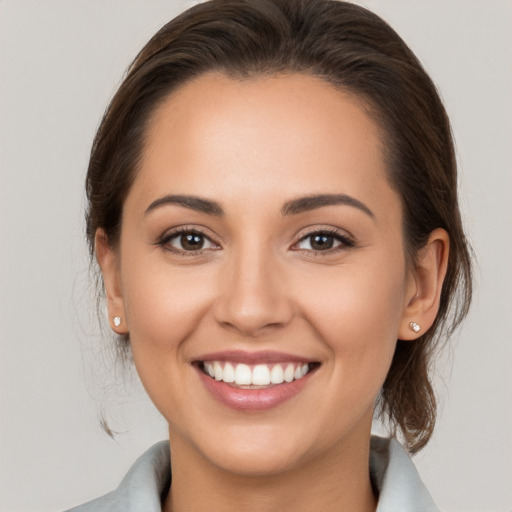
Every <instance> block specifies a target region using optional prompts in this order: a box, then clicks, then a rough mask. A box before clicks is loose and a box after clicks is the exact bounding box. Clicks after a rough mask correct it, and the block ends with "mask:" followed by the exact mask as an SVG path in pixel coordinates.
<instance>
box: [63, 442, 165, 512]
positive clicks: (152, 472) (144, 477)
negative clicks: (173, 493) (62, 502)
mask: <svg viewBox="0 0 512 512" xmlns="http://www.w3.org/2000/svg"><path fill="white" fill-rule="evenodd" d="M169 453H170V452H169V442H168V441H162V442H160V443H157V444H155V445H154V446H152V447H151V448H150V449H149V450H148V451H147V452H145V453H144V454H143V455H142V456H141V457H139V458H138V459H137V460H136V461H135V463H134V464H133V466H132V467H131V468H130V470H129V471H128V473H127V474H126V476H125V477H124V478H123V480H122V482H121V483H120V484H119V487H118V488H117V489H115V490H114V491H112V492H110V493H108V494H105V495H104V496H101V497H100V498H97V499H95V500H93V501H90V502H88V503H85V504H83V505H80V506H78V507H75V508H72V509H70V510H69V511H67V512H139V511H140V512H161V500H162V496H163V495H164V494H165V493H166V492H167V490H168V489H169V486H170V482H171V465H170V456H169Z"/></svg>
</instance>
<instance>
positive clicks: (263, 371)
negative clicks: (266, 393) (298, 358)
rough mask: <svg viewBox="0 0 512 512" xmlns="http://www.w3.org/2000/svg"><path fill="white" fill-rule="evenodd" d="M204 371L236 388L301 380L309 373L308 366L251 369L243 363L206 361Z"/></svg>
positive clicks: (294, 365)
mask: <svg viewBox="0 0 512 512" xmlns="http://www.w3.org/2000/svg"><path fill="white" fill-rule="evenodd" d="M204 371H205V373H207V374H208V375H209V376H210V377H211V378H212V379H215V380H217V381H223V382H227V383H234V384H236V385H237V386H251V385H252V386H269V385H270V384H282V383H283V382H293V381H294V380H297V379H301V378H302V377H304V376H305V375H306V374H307V373H308V372H309V365H308V364H302V365H298V364H297V363H285V364H282V363H281V364H271V365H268V364H257V365H255V366H252V367H251V366H249V365H247V364H243V363H239V364H235V363H228V362H226V363H224V362H222V361H207V362H205V363H204Z"/></svg>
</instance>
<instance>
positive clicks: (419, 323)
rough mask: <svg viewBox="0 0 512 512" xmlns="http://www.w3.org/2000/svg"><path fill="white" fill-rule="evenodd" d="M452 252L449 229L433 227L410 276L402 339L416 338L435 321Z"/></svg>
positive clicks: (400, 335) (401, 332)
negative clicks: (447, 230)
mask: <svg viewBox="0 0 512 512" xmlns="http://www.w3.org/2000/svg"><path fill="white" fill-rule="evenodd" d="M449 252H450V238H449V236H448V233H447V232H446V231H445V230H444V229H441V228H438V229H435V230H434V231H432V233H430V236H429V238H428V241H427V243H426V245H425V246H424V247H423V248H422V249H420V250H419V252H418V254H417V256H416V261H415V266H414V269H413V270H412V271H411V275H410V277H409V280H410V285H409V286H408V288H409V295H408V297H407V298H406V300H407V304H406V306H405V311H404V315H403V317H402V321H401V324H400V328H399V333H398V338H399V339H401V340H414V339H416V338H418V337H419V336H421V335H422V334H424V333H425V332H426V331H427V330H428V329H429V328H430V327H431V325H432V324H433V323H434V320H435V318H436V315H437V312H438V310H439V304H440V300H441V291H442V288H443V282H444V278H445V276H446V270H447V268H448V256H449Z"/></svg>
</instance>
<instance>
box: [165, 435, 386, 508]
mask: <svg viewBox="0 0 512 512" xmlns="http://www.w3.org/2000/svg"><path fill="white" fill-rule="evenodd" d="M175 441H178V440H175V439H173V438H171V447H172V448H171V461H172V469H173V476H172V487H171V491H170V492H169V496H168V497H167V500H166V502H165V504H164V508H163V510H164V512H190V511H195V510H215V511H219V512H234V511H235V510H236V511H237V512H238V511H239V510H244V512H260V511H261V510H265V511H266V512H292V511H293V512H310V511H311V510H322V512H349V511H350V512H375V509H376V505H377V502H376V498H375V496H374V494H373V490H372V485H371V481H370V474H369V432H368V434H367V435H366V438H363V439H361V440H351V442H349V443H347V442H346V441H345V443H344V447H339V448H340V449H336V450H332V451H331V452H330V453H328V454H323V455H321V456H317V457H316V458H314V459H311V460H308V461H307V462H305V463H304V464H302V465H301V467H300V468H293V469H290V470H288V471H283V472H282V473H278V474H272V475H256V476H255V475H243V474H237V473H233V472H228V471H225V470H224V469H222V468H219V467H218V466H215V465H213V464H211V463H210V462H209V461H205V460H204V459H203V460H202V461H199V460H198V459H200V458H201V456H200V455H199V454H198V453H197V452H196V451H195V450H194V449H193V448H190V447H189V446H187V445H185V444H182V443H180V442H179V441H178V442H175Z"/></svg>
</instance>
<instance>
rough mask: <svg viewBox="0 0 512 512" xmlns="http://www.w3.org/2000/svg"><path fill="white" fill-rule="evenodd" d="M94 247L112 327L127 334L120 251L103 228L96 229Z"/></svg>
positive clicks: (120, 332) (118, 332)
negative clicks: (114, 246) (109, 239)
mask: <svg viewBox="0 0 512 512" xmlns="http://www.w3.org/2000/svg"><path fill="white" fill-rule="evenodd" d="M94 247H95V251H96V260H97V261H98V264H99V266H100V269H101V274H102V276H103V284H104V286H105V295H106V297H107V309H108V320H109V324H110V327H111V328H112V330H113V331H114V332H115V333H117V334H127V333H128V329H127V325H126V315H125V309H124V301H123V294H122V286H121V273H120V270H119V269H120V266H119V254H118V251H116V250H115V249H114V248H112V247H111V246H110V244H109V241H108V237H107V235H106V233H105V231H103V229H101V228H99V229H97V230H96V234H95V236H94ZM116 318H120V319H121V321H120V322H119V320H118V321H116V320H114V319H116Z"/></svg>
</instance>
